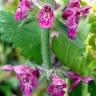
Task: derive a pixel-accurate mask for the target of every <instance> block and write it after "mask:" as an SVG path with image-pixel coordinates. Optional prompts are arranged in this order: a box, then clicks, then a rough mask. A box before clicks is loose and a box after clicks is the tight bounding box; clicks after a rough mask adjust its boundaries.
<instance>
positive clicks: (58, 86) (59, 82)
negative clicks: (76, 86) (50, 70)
mask: <svg viewBox="0 0 96 96" xmlns="http://www.w3.org/2000/svg"><path fill="white" fill-rule="evenodd" d="M51 80H52V82H51V83H50V84H49V86H48V89H47V91H48V93H49V94H50V95H51V96H64V93H65V92H64V88H66V83H65V81H64V80H63V79H61V78H60V77H59V76H57V75H56V74H52V76H51Z"/></svg>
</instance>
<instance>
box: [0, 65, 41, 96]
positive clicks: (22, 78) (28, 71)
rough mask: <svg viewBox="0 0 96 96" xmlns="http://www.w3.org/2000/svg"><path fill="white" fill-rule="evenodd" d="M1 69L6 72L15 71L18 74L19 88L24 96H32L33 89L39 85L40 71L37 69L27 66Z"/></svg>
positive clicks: (7, 66) (10, 66)
mask: <svg viewBox="0 0 96 96" xmlns="http://www.w3.org/2000/svg"><path fill="white" fill-rule="evenodd" d="M0 69H2V70H6V71H11V70H14V71H15V72H16V76H17V79H18V81H19V86H20V89H21V90H22V92H23V94H24V96H31V92H32V90H33V88H35V87H37V85H38V80H37V78H38V77H39V70H38V69H36V68H31V67H29V66H27V65H16V66H12V65H5V66H3V67H0Z"/></svg>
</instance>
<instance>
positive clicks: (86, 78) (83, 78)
mask: <svg viewBox="0 0 96 96" xmlns="http://www.w3.org/2000/svg"><path fill="white" fill-rule="evenodd" d="M67 74H68V76H69V78H71V79H73V80H74V81H73V83H72V85H71V86H70V88H69V92H71V91H72V90H73V89H74V88H75V87H76V86H77V85H78V84H79V83H80V81H84V82H86V83H88V82H90V81H91V80H93V78H92V77H90V76H80V75H78V74H77V73H75V72H72V71H69V72H67Z"/></svg>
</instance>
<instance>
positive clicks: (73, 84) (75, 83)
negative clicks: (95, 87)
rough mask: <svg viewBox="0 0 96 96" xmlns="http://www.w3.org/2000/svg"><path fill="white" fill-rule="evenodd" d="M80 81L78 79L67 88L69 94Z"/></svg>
mask: <svg viewBox="0 0 96 96" xmlns="http://www.w3.org/2000/svg"><path fill="white" fill-rule="evenodd" d="M80 81H81V80H80V79H76V80H74V82H73V83H72V85H71V86H70V88H69V92H71V91H72V90H73V89H74V88H75V87H76V86H77V85H78V84H79V82H80Z"/></svg>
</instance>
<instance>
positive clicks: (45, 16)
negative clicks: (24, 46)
mask: <svg viewBox="0 0 96 96" xmlns="http://www.w3.org/2000/svg"><path fill="white" fill-rule="evenodd" d="M37 19H38V24H39V26H40V27H42V28H49V27H51V24H52V22H53V20H54V13H53V10H52V8H51V6H50V5H49V4H45V5H44V6H43V7H42V9H41V10H40V11H39V13H38V16H37Z"/></svg>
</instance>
